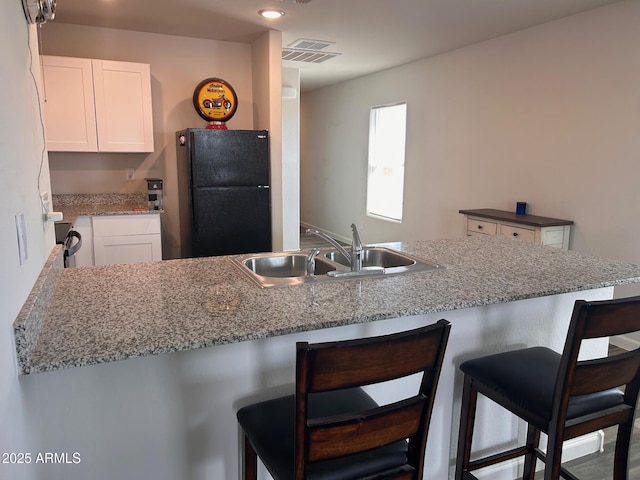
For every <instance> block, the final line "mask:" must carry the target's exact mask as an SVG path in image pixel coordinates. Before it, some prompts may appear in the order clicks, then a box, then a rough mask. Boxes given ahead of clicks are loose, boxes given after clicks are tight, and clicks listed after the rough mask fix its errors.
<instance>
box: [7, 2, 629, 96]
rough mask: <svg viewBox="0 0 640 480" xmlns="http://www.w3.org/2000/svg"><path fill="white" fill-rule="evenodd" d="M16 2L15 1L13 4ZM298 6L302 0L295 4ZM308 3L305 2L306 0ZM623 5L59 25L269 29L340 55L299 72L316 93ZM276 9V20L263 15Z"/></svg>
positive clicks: (237, 5) (463, 5)
mask: <svg viewBox="0 0 640 480" xmlns="http://www.w3.org/2000/svg"><path fill="white" fill-rule="evenodd" d="M14 1H18V0H14ZM297 1H300V0H297ZM305 1H306V0H305ZM616 1H620V0H310V1H309V3H307V4H302V3H300V4H298V3H295V2H296V0H58V1H57V13H56V18H55V20H54V21H55V22H57V23H73V24H80V25H91V26H101V27H109V28H119V29H126V30H138V31H142V32H153V33H163V34H169V35H181V36H188V37H198V38H207V39H213V40H223V41H232V42H250V41H252V40H253V39H255V38H257V37H258V36H259V35H260V34H262V33H263V32H265V31H266V30H268V29H275V30H280V31H281V32H282V44H283V47H286V46H287V45H289V44H291V43H293V42H295V41H296V40H298V39H300V38H304V39H313V40H322V41H328V42H333V44H331V45H330V46H328V47H326V48H325V49H324V50H322V51H329V52H333V53H340V55H339V56H337V57H335V58H332V59H330V60H327V61H326V62H324V63H320V64H310V63H303V62H284V63H283V65H285V66H294V67H300V72H301V83H302V89H303V90H311V89H314V88H318V87H321V86H326V85H329V84H332V83H337V82H340V81H343V80H346V79H349V78H354V77H358V76H362V75H366V74H369V73H372V72H376V71H380V70H384V69H386V68H390V67H393V66H396V65H400V64H403V63H407V62H410V61H413V60H417V59H420V58H425V57H428V56H432V55H436V54H438V53H442V52H446V51H449V50H453V49H456V48H460V47H463V46H466V45H470V44H473V43H478V42H481V41H484V40H488V39H490V38H494V37H497V36H500V35H504V34H507V33H511V32H514V31H517V30H521V29H524V28H528V27H531V26H534V25H539V24H541V23H545V22H549V21H552V20H556V19H558V18H562V17H565V16H568V15H573V14H575V13H579V12H583V11H586V10H589V9H592V8H597V7H601V6H603V5H607V4H610V3H615V2H616ZM269 7H275V8H277V9H279V10H283V11H285V12H286V15H285V16H284V17H282V18H281V19H278V20H266V19H263V18H262V17H260V16H258V14H257V12H258V10H260V9H262V8H269Z"/></svg>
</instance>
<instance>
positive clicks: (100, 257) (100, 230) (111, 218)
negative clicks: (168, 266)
mask: <svg viewBox="0 0 640 480" xmlns="http://www.w3.org/2000/svg"><path fill="white" fill-rule="evenodd" d="M85 218H86V219H89V220H90V224H91V228H90V230H89V232H88V234H87V233H86V230H85V232H83V231H81V230H78V225H79V224H80V225H83V224H84V223H86V222H85V221H82V220H81V219H85ZM74 228H75V229H76V230H78V231H80V234H81V235H82V248H81V249H80V250H79V251H78V253H77V254H76V266H78V267H80V266H84V265H112V264H116V263H134V262H152V261H157V260H162V239H161V227H160V214H159V213H157V214H146V213H145V214H139V215H137V214H132V215H96V216H92V217H78V220H77V221H76V223H75V224H74ZM83 230H84V229H83ZM81 252H83V255H80V256H79V254H80V253H81ZM88 262H90V263H88Z"/></svg>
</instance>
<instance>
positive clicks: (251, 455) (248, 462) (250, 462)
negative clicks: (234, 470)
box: [242, 435, 258, 480]
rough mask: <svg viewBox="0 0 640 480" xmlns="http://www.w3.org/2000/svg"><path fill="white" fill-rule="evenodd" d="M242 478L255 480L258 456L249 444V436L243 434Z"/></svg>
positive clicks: (256, 477)
mask: <svg viewBox="0 0 640 480" xmlns="http://www.w3.org/2000/svg"><path fill="white" fill-rule="evenodd" d="M242 478H243V479H244V480H257V479H258V456H257V455H256V451H255V450H254V449H253V447H252V446H251V442H250V441H249V437H247V436H246V435H245V436H244V471H243V477H242Z"/></svg>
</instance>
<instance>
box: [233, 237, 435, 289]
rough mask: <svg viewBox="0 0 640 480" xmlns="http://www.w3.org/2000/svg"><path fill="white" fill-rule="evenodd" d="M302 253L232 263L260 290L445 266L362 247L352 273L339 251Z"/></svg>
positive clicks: (255, 256)
mask: <svg viewBox="0 0 640 480" xmlns="http://www.w3.org/2000/svg"><path fill="white" fill-rule="evenodd" d="M308 259H309V254H308V253H305V252H285V253H256V254H249V255H243V256H239V257H234V258H233V262H234V263H235V264H236V265H237V266H238V267H239V268H240V269H241V270H242V271H243V272H244V273H245V274H246V275H248V276H249V278H251V280H253V281H254V282H255V283H257V284H258V285H259V286H260V287H262V288H268V287H281V286H288V285H301V284H305V283H310V282H326V281H337V280H345V279H349V278H363V277H364V278H366V277H380V276H387V275H398V274H407V273H416V272H426V271H430V270H442V269H444V268H445V267H443V266H442V265H438V264H436V263H432V262H428V261H426V260H422V259H419V258H416V257H414V256H412V255H408V254H406V253H404V252H399V251H397V250H393V249H391V248H387V247H364V249H363V251H362V269H361V270H358V271H355V272H352V271H351V267H350V263H349V260H347V258H345V257H344V255H342V254H341V253H340V252H339V251H338V250H335V249H328V250H321V251H320V253H319V254H318V255H317V256H316V257H315V261H314V262H311V263H312V264H313V266H314V270H313V272H310V271H308V269H309V265H310V262H309V261H308Z"/></svg>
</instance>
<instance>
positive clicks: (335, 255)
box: [325, 247, 418, 268]
mask: <svg viewBox="0 0 640 480" xmlns="http://www.w3.org/2000/svg"><path fill="white" fill-rule="evenodd" d="M325 257H326V258H328V259H329V260H331V261H334V262H337V263H339V264H340V265H344V266H347V267H348V266H349V265H350V264H349V260H348V259H347V258H345V256H344V255H342V254H341V253H340V252H339V251H337V250H333V251H331V252H328V253H326V254H325ZM417 263H418V260H416V259H414V258H412V257H409V256H407V255H405V254H403V253H400V252H397V251H395V250H391V249H389V248H382V247H365V248H364V249H363V250H362V266H363V267H382V268H398V267H409V266H412V265H415V264H417Z"/></svg>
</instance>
